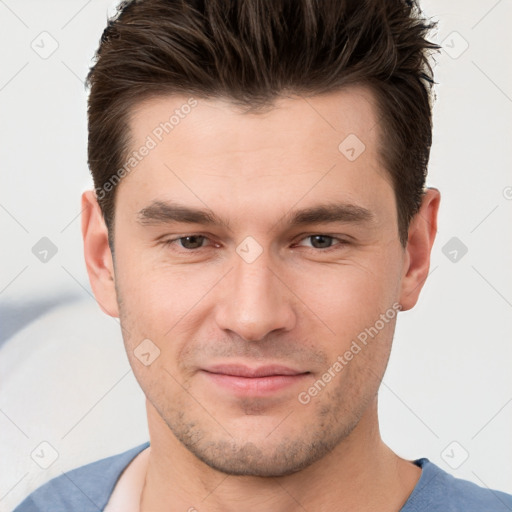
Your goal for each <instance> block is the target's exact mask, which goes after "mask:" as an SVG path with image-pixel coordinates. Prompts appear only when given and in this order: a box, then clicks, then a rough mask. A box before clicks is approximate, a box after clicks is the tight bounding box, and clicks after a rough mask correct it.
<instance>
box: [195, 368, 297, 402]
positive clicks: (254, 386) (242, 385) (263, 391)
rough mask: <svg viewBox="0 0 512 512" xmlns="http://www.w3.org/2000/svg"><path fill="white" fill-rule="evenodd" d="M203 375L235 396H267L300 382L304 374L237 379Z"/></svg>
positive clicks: (217, 374) (205, 372)
mask: <svg viewBox="0 0 512 512" xmlns="http://www.w3.org/2000/svg"><path fill="white" fill-rule="evenodd" d="M203 373H204V374H205V375H206V376H207V377H208V379H210V381H212V382H214V383H215V384H217V385H219V386H221V387H223V388H226V389H229V390H230V391H232V392H234V393H235V394H242V395H253V396H254V395H268V394H271V393H275V392H277V391H281V390H283V389H286V388H288V387H290V386H293V385H294V384H297V383H299V382H302V380H303V379H304V377H306V376H307V374H306V373H300V374H298V375H271V376H267V377H239V376H236V375H226V374H223V373H211V372H207V371H203Z"/></svg>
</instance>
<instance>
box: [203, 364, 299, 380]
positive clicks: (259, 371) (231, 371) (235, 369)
mask: <svg viewBox="0 0 512 512" xmlns="http://www.w3.org/2000/svg"><path fill="white" fill-rule="evenodd" d="M204 370H205V371H207V372H210V373H220V374H223V375H233V376H235V377H253V378H255V377H270V376H274V375H301V374H303V373H308V372H303V371H300V370H295V369H293V368H289V367H288V366H282V365H278V364H271V365H265V366H258V367H255V368H251V367H249V366H246V365H242V364H218V365H214V366H210V367H208V368H204Z"/></svg>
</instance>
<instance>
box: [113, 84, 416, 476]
mask: <svg viewBox="0 0 512 512" xmlns="http://www.w3.org/2000/svg"><path fill="white" fill-rule="evenodd" d="M187 100H188V97H178V96H173V97H165V98H158V99H152V100H150V101H146V102H145V103H143V104H141V105H139V106H138V108H137V109H136V110H134V112H133V116H132V119H131V124H130V127H131V132H132V149H133V150H134V151H135V150H138V149H139V148H141V146H143V145H145V144H146V145H147V146H148V141H149V139H148V136H149V137H150V138H151V140H153V142H154V143H155V144H154V145H153V143H151V142H149V146H152V147H151V148H150V150H149V151H147V152H146V151H142V152H144V153H147V154H146V156H144V157H143V158H141V160H140V161H139V162H138V163H137V165H136V167H134V168H133V170H131V171H130V173H129V174H128V175H126V176H125V177H124V178H123V179H122V181H121V183H120V184H119V186H118V190H117V195H116V218H115V246H114V247H115V260H114V268H115V272H114V281H115V293H116V299H117V306H118V314H119V317H120V320H121V325H122V328H123V337H124V342H125V346H126V350H127V354H128V357H129V360H130V364H131V366H132V368H133V372H134V374H135V376H136V378H137V380H138V382H139V383H140V386H141V387H142V389H143V391H144V393H145V395H146V397H147V400H148V406H149V407H150V408H151V409H152V410H153V411H155V413H156V414H157V416H158V418H159V421H161V422H162V424H164V425H165V426H166V428H168V434H169V436H175V438H176V439H178V440H179V441H180V442H181V443H182V444H183V445H184V446H185V447H186V448H187V449H188V450H189V451H190V452H191V453H193V454H194V455H195V456H197V457H198V458H199V459H200V460H202V461H203V462H205V463H206V464H208V465H209V466H211V467H212V468H215V469H217V470H220V471H223V472H225V473H228V474H244V475H259V476H277V475H285V474H290V473H293V472H296V471H298V470H300V469H302V468H305V467H307V466H309V465H311V464H312V463H314V462H315V461H318V460H319V459H321V458H322V457H323V456H324V455H326V454H327V453H328V452H330V451H331V450H333V449H334V448H335V447H336V446H337V445H339V444H340V443H341V442H342V441H343V440H344V439H346V438H347V436H348V435H349V434H350V433H351V432H352V431H353V430H354V429H355V428H356V427H357V425H358V423H359V422H360V420H361V418H362V417H363V416H364V415H365V414H366V413H367V412H368V410H369V408H370V407H375V404H376V393H377V390H378V387H379V383H380V380H381V378H382V376H383V374H384V371H385V367H386V364H387V360H388V356H389V352H390V348H391V341H392V335H393V331H394V326H395V320H396V314H397V311H398V309H399V308H400V306H399V305H398V304H399V303H400V302H401V298H402V296H403V280H404V276H405V274H406V272H407V269H406V264H407V260H408V257H407V254H406V251H404V248H403V247H402V246H401V244H400V242H399V236H398V224H397V214H396V201H395V196H394V192H393V188H392V185H391V182H390V179H389V176H388V174H387V172H386V171H385V169H384V168H383V167H382V165H381V162H380V159H379V155H378V153H377V144H378V127H377V125H376V123H377V117H376V110H375V105H374V103H373V98H372V96H371V94H370V93H369V92H368V91H366V90H364V89H350V90H345V91H342V92H337V93H332V94H328V95H323V96H316V97H313V98H309V99H308V100H307V101H305V100H304V99H300V98H297V97H291V98H285V99H281V100H279V101H278V102H277V103H276V104H275V106H274V108H272V109H269V110H267V111H266V112H264V113H241V112H240V111H238V110H236V109H235V107H233V106H232V105H231V104H230V103H228V102H224V101H221V100H208V101H207V100H197V103H195V106H193V107H192V108H183V105H185V104H187ZM189 104H190V103H189ZM176 109H178V110H179V111H180V112H181V115H179V116H177V117H179V121H178V122H176V123H175V124H174V125H173V127H172V131H171V130H169V133H166V132H165V130H163V128H162V125H161V124H160V123H165V121H167V120H168V119H169V116H170V114H172V113H173V112H174V111H176ZM185 112H186V113H185ZM158 127H160V130H158ZM167 128H168V126H167ZM351 134H352V135H351ZM347 137H348V139H347ZM159 139H161V140H159ZM345 139H346V140H345ZM344 141H345V142H344ZM340 144H341V146H340ZM363 145H364V146H363ZM340 148H341V149H340ZM139 153H140V152H139ZM354 157H355V158H354ZM187 210H194V212H190V211H187ZM201 212H202V213H203V214H202V215H201ZM143 340H146V341H143ZM148 340H150V341H148ZM141 343H142V345H141Z"/></svg>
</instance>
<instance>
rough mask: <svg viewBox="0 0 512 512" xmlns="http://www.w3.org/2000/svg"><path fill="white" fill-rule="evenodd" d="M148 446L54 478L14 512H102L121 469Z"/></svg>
mask: <svg viewBox="0 0 512 512" xmlns="http://www.w3.org/2000/svg"><path fill="white" fill-rule="evenodd" d="M148 446H149V442H146V443H144V444H142V445H139V446H137V447H135V448H132V449H130V450H127V451H126V452H123V453H120V454H117V455H112V456H111V457H107V458H104V459H101V460H98V461H96V462H91V463H90V464H87V465H85V466H81V467H79V468H76V469H73V470H71V471H68V472H66V473H63V474H62V475H60V476H58V477H55V478H53V479H52V480H50V481H49V482H47V483H45V484H44V485H42V486H41V487H39V488H37V489H36V490H35V491H34V492H32V493H31V494H30V495H29V496H27V497H26V498H25V499H24V500H23V502H21V503H20V504H19V505H18V506H17V507H16V509H15V510H14V512H43V511H47V510H51V511H52V512H69V511H70V510H80V512H98V511H100V510H103V508H104V507H105V505H106V504H107V502H108V500H109V498H110V495H111V494H112V491H113V489H114V487H115V484H116V481H117V479H118V478H119V476H120V475H121V473H122V472H123V470H124V468H126V466H127V465H128V464H129V463H130V462H131V461H132V460H133V458H134V457H135V456H136V455H138V454H139V453H140V452H141V451H142V450H144V449H145V448H147V447H148Z"/></svg>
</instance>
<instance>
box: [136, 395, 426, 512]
mask: <svg viewBox="0 0 512 512" xmlns="http://www.w3.org/2000/svg"><path fill="white" fill-rule="evenodd" d="M147 409H148V420H149V421H148V424H149V431H150V440H151V447H150V449H149V456H148V462H147V467H146V470H145V480H144V484H143V489H142V493H141V499H140V512H149V511H151V512H160V511H162V512H163V511H166V512H170V511H173V512H174V511H180V512H182V511H190V512H194V511H208V512H221V511H222V512H232V511H237V512H238V511H239V510H240V508H243V510H245V511H247V512H253V511H254V512H256V511H261V510H269V509H270V510H273V511H276V512H292V511H296V510H298V509H305V510H315V511H323V510H326V511H327V510H338V511H340V512H345V511H349V510H350V511H351V512H370V511H374V510H379V511H381V512H388V511H389V512H398V511H399V510H400V509H401V508H402V506H403V504H404V503H405V502H406V501H407V498H408V496H409V495H410V494H411V492H412V490H413V489H414V486H415V485H416V483H417V481H418V479H419V477H420V475H421V469H420V468H419V467H417V466H415V465H414V464H412V463H411V462H409V461H406V460H404V459H401V458H400V457H398V456H397V455H396V454H394V453H393V452H392V451H391V450H390V449H389V448H388V447H387V446H386V445H385V444H384V443H383V442H382V440H381V437H380V433H379V428H378V419H377V400H376V399H375V403H373V404H372V405H370V406H369V407H368V409H367V411H366V413H365V414H364V415H363V417H362V418H361V420H360V422H359V423H358V425H357V426H356V427H355V428H354V430H353V431H352V432H351V434H350V435H349V436H348V437H347V438H345V439H344V440H343V441H342V442H341V443H340V444H339V445H338V446H337V447H336V448H335V449H334V450H333V451H332V452H330V453H329V454H328V455H327V456H325V457H323V458H322V459H321V460H319V461H317V462H315V463H314V464H312V465H311V466H309V467H307V468H305V469H303V470H301V471H299V472H297V473H294V474H291V475H287V476H283V477H275V478H264V477H250V476H232V475H226V474H224V473H221V472H219V471H216V470H214V469H212V468H210V467H209V466H207V465H206V464H204V463H203V462H201V461H200V460H198V459H197V458H196V457H195V456H194V455H193V454H191V453H190V452H189V451H188V450H187V449H186V448H185V447H184V446H183V445H182V444H181V443H180V442H179V441H178V440H177V439H176V438H175V437H174V435H172V432H171V431H170V430H169V428H168V427H167V425H166V424H165V423H164V422H163V420H162V419H161V417H160V416H159V414H158V413H157V411H156V410H155V409H154V408H153V407H152V405H151V404H149V402H148V404H147ZM169 505H170V506H171V507H170V506H169Z"/></svg>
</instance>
